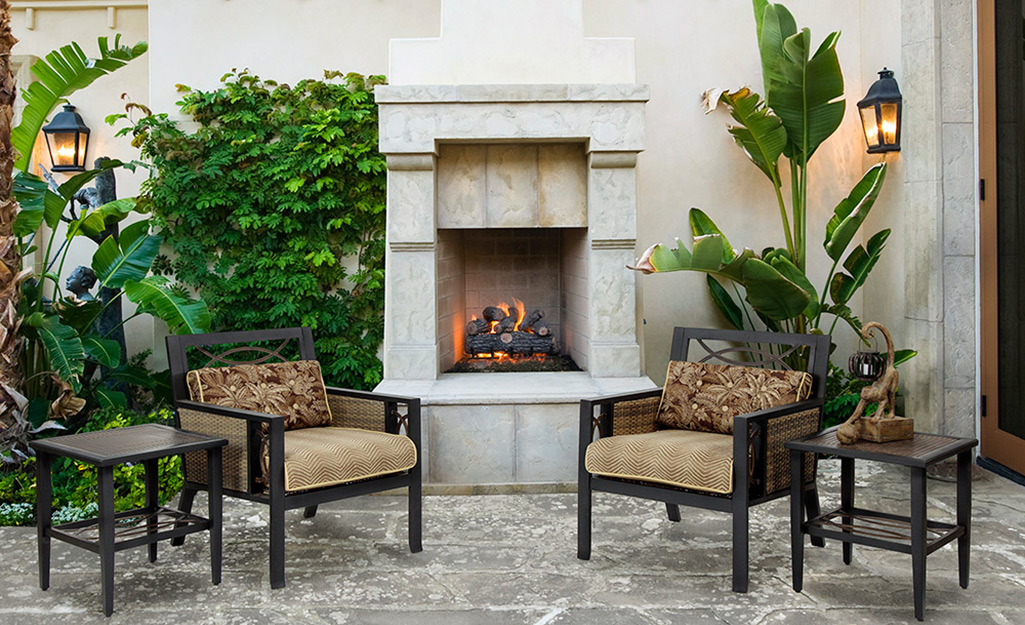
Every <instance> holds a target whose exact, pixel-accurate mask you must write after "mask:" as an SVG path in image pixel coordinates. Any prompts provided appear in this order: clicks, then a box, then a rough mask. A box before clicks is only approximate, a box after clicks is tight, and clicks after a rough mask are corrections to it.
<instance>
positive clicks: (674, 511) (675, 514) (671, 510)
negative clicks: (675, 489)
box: [666, 503, 680, 523]
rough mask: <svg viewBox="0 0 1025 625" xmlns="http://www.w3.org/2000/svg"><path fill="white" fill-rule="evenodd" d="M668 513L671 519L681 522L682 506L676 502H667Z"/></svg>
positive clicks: (674, 521)
mask: <svg viewBox="0 0 1025 625" xmlns="http://www.w3.org/2000/svg"><path fill="white" fill-rule="evenodd" d="M666 514H668V515H669V520H670V521H672V522H673V523H679V522H680V506H678V505H676V504H675V503H667V504H666Z"/></svg>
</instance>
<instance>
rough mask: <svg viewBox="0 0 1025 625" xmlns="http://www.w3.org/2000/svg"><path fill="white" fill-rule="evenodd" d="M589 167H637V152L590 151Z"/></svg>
mask: <svg viewBox="0 0 1025 625" xmlns="http://www.w3.org/2000/svg"><path fill="white" fill-rule="evenodd" d="M589 156H590V159H589V161H590V162H589V165H590V167H591V169H625V168H633V167H637V152H591V153H590V154H589Z"/></svg>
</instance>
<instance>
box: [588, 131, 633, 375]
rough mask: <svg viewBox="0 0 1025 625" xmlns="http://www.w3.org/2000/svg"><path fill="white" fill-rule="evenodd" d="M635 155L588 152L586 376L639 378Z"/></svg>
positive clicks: (628, 153)
mask: <svg viewBox="0 0 1025 625" xmlns="http://www.w3.org/2000/svg"><path fill="white" fill-rule="evenodd" d="M636 165H637V152H632V151H631V152H591V153H590V155H589V159H588V169H587V238H588V245H589V247H590V262H589V263H588V265H589V276H588V281H589V283H590V291H591V292H590V302H589V303H588V306H589V308H590V358H589V364H588V370H589V371H590V372H591V375H592V376H594V377H599V378H606V377H636V376H638V375H640V374H641V349H640V345H639V344H638V337H637V310H636V305H635V302H636V297H637V274H636V272H633V271H631V270H629V269H627V268H626V266H627V265H628V264H629V263H632V262H633V261H634V247H635V246H636V243H637V170H636Z"/></svg>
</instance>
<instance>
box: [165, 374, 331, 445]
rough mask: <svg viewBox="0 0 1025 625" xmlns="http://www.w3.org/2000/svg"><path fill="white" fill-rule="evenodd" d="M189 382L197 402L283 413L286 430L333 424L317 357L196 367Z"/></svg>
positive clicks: (186, 378) (189, 377)
mask: <svg viewBox="0 0 1025 625" xmlns="http://www.w3.org/2000/svg"><path fill="white" fill-rule="evenodd" d="M185 381H186V382H187V383H188V387H189V396H190V397H191V398H192V400H193V401H198V402H203V403H207V404H216V405H218V406H226V407H228V408H240V409H242V410H254V411H256V412H265V413H267V414H274V415H281V416H283V417H285V429H286V430H297V429H300V428H313V427H320V426H322V425H331V409H330V408H329V407H328V405H327V389H325V388H324V378H323V376H321V374H320V363H319V362H317V361H316V360H298V361H294V362H274V363H263V364H258V365H235V366H232V367H212V368H208V369H194V370H192V371H189V373H188V374H187V375H186V376H185ZM265 431H266V428H265Z"/></svg>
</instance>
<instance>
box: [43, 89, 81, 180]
mask: <svg viewBox="0 0 1025 625" xmlns="http://www.w3.org/2000/svg"><path fill="white" fill-rule="evenodd" d="M43 134H44V135H46V148H47V149H48V150H49V151H50V163H51V164H52V165H53V171H85V151H86V148H88V147H89V127H88V126H86V125H85V122H84V121H82V116H81V115H79V114H78V113H76V112H75V107H74V106H72V105H70V104H65V105H64V110H63V111H61V112H60V113H57V114H56V115H54V116H53V121H51V122H50V123H49V124H47V125H45V126H43Z"/></svg>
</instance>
